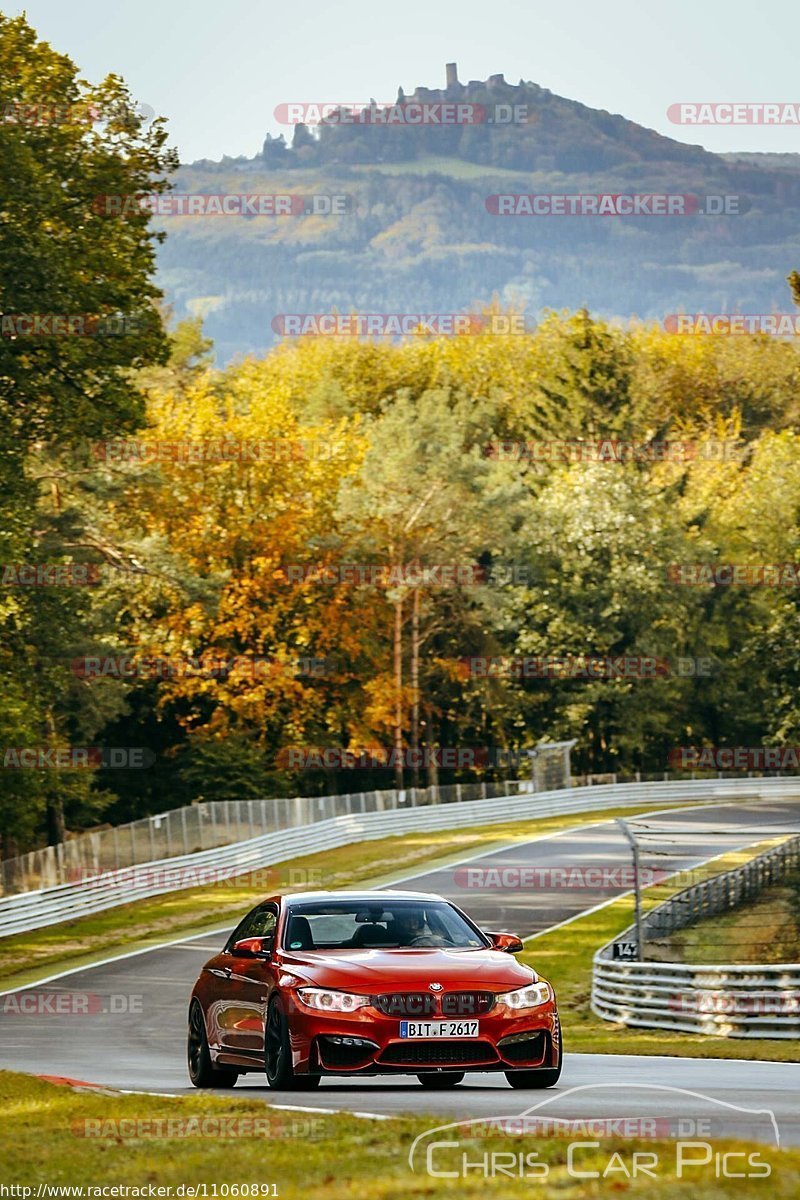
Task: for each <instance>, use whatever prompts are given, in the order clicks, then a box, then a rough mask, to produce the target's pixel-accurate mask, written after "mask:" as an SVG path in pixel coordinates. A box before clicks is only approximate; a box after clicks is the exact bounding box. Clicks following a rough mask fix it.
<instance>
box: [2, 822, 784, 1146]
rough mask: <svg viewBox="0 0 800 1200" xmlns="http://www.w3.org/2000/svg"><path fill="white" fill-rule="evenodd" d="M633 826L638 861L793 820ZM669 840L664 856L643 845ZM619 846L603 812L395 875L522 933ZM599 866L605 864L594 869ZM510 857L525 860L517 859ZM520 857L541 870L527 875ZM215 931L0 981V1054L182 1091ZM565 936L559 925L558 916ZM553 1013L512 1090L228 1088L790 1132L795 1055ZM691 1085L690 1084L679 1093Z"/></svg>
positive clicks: (577, 905)
mask: <svg viewBox="0 0 800 1200" xmlns="http://www.w3.org/2000/svg"><path fill="white" fill-rule="evenodd" d="M629 819H630V820H633V819H634V818H633V817H631V818H629ZM637 826H639V827H640V828H642V829H644V828H645V827H646V828H647V830H649V831H651V833H650V834H648V835H647V838H646V846H647V847H648V852H646V853H645V854H644V857H643V865H644V866H645V867H660V868H661V869H664V870H669V871H675V870H678V869H683V868H686V867H688V866H691V865H692V864H695V863H697V862H700V861H703V860H705V859H707V858H709V857H712V856H714V855H717V854H720V853H723V852H724V851H725V850H728V849H731V848H733V847H736V846H742V845H747V844H749V843H752V842H755V841H760V840H762V839H763V838H766V837H769V836H772V835H777V834H780V833H785V832H795V831H796V832H800V805H798V803H797V802H796V801H795V802H791V801H788V800H787V801H778V800H774V799H765V800H759V801H753V802H751V803H742V802H739V803H736V804H725V805H720V804H717V805H714V806H713V807H695V808H692V809H690V810H682V811H679V812H677V811H674V812H672V813H669V812H665V813H661V814H660V815H658V816H655V815H653V814H652V813H644V814H642V815H641V816H640V818H639V819H638V821H637ZM667 847H669V849H670V851H671V852H672V853H671V854H670V856H669V857H666V856H664V855H663V854H659V855H651V854H650V853H649V850H650V849H653V850H665V849H667ZM630 862H631V854H630V848H629V847H628V845H627V843H626V842H625V840H624V838H623V836H622V834H621V832H620V831H619V830H618V829H617V827H616V826H615V825H614V824H613V822H606V823H598V824H596V825H593V826H588V827H587V826H585V827H583V828H582V829H577V830H573V831H570V830H567V831H566V832H565V833H563V834H558V835H556V836H550V837H546V838H541V839H537V840H535V841H531V842H527V843H524V844H516V845H514V846H512V847H509V848H507V849H499V850H495V851H494V852H493V853H491V854H488V855H487V854H484V855H482V856H480V857H476V858H468V859H465V860H464V861H463V863H462V864H459V865H451V866H448V867H446V868H439V869H437V870H435V871H429V872H426V873H424V874H420V875H416V876H414V877H413V878H410V877H403V879H402V881H400V880H398V881H397V886H402V887H403V888H404V889H410V890H419V891H435V892H439V893H441V894H442V895H444V896H447V897H448V898H449V899H452V900H453V901H455V902H456V903H457V904H459V905H460V906H461V907H462V908H464V909H465V910H466V911H467V912H468V913H469V914H470V915H471V916H473V917H474V918H475V919H476V920H477V921H478V923H479V924H481V925H482V926H483V927H484V928H487V929H508V930H513V931H514V932H518V933H520V934H521V935H522V936H529V935H531V934H533V933H536V932H539V931H541V930H543V929H546V928H549V927H551V926H553V925H555V924H558V923H559V922H562V921H567V920H568V919H569V918H571V917H574V916H575V915H576V914H578V913H581V912H584V911H586V910H588V909H590V908H593V907H594V906H596V905H598V904H602V903H603V902H604V901H606V900H608V899H611V898H613V897H614V896H616V895H620V894H622V893H623V892H626V891H628V890H629V889H630V879H629V876H628V873H627V868H629V865H630ZM467 868H470V869H471V871H467ZM491 868H497V870H495V871H491V870H490V869H491ZM597 868H605V871H604V872H603V875H602V876H598V871H597ZM520 869H522V870H523V871H527V872H528V875H527V876H526V875H525V874H522V875H520V874H519V872H520ZM532 869H535V870H536V872H538V873H537V874H535V876H534V879H535V882H533V883H531V882H530V880H531V877H532V876H531V871H532ZM578 869H580V871H581V872H582V873H581V874H580V875H576V871H577V870H578ZM485 871H488V873H487V874H484V872H485ZM498 883H499V884H500V886H499V887H498V886H497V885H498ZM565 883H566V886H565ZM503 885H505V886H503ZM257 898H258V897H256V896H254V900H255V899H257ZM226 936H227V934H226V933H223V932H219V933H214V934H204V935H203V936H202V937H199V938H192V939H186V940H183V941H180V942H177V943H175V944H172V945H169V946H163V947H160V948H157V949H153V950H148V951H146V952H140V953H134V954H129V955H127V956H123V957H120V958H117V959H116V960H112V961H109V962H107V963H105V964H101V965H99V966H96V967H89V968H82V969H80V970H78V971H75V972H73V973H70V974H68V975H65V976H61V977H60V978H59V979H54V980H52V981H51V982H49V983H43V984H39V985H35V986H33V987H31V988H27V989H24V990H22V991H19V992H15V993H8V994H6V996H5V997H2V994H0V1067H4V1068H7V1069H11V1070H17V1071H28V1072H33V1073H37V1074H44V1075H57V1076H66V1077H69V1078H72V1079H79V1080H85V1081H89V1082H93V1083H98V1084H105V1085H107V1086H111V1087H115V1088H121V1089H130V1090H143V1091H151V1092H154V1091H163V1092H169V1093H175V1094H180V1093H191V1092H193V1089H192V1088H191V1087H190V1086H189V1085H188V1080H187V1076H186V1066H185V1038H186V1008H187V998H188V995H189V991H190V989H191V986H192V983H193V982H194V979H195V978H196V976H197V974H198V971H199V969H200V967H201V965H202V963H203V962H204V961H205V960H206V959H207V958H208V957H210V955H211V953H212V952H214V951H215V950H216V949H218V947H219V946H220V945H221V944H222V942H223V941H224V939H225V937H226ZM563 936H564V937H565V938H568V937H569V926H568V925H567V926H566V928H565V929H564V934H563ZM34 992H35V993H38V995H39V997H40V998H41V997H42V995H43V994H44V995H48V996H49V995H52V1007H53V1009H54V1010H55V1007H56V1004H57V1003H61V1004H64V1003H65V1001H66V1007H67V1009H75V1010H76V1011H72V1012H67V1013H66V1015H65V1014H64V1013H63V1011H62V1013H60V1014H59V1013H58V1012H57V1011H47V1009H48V1003H44V1004H43V1003H42V1002H41V1000H39V1001H37V1003H36V1004H35V1005H34V1004H31V1005H30V1006H29V1007H30V1008H31V1009H33V1011H26V1001H25V997H26V995H27V994H29V993H34ZM64 993H67V994H68V996H69V997H70V998H69V999H67V998H65V997H64ZM76 996H77V998H78V999H77V1001H76V1000H75V999H74V998H75V997H76ZM59 997H62V999H61V1000H60V1001H59V999H58V998H59ZM87 997H88V998H87ZM562 1020H563V1024H564V1035H565V1046H566V1052H567V1053H566V1058H565V1067H564V1072H563V1074H562V1077H561V1081H560V1083H559V1085H558V1087H557V1088H553V1089H550V1090H548V1091H544V1092H535V1091H531V1092H525V1091H515V1090H512V1089H511V1088H510V1087H509V1086H508V1084H507V1083H506V1080H505V1078H504V1077H503V1076H502V1075H497V1076H494V1075H480V1074H477V1075H468V1076H467V1078H466V1080H465V1082H464V1084H462V1085H461V1086H460V1087H458V1088H456V1089H455V1090H454V1091H451V1092H442V1093H436V1092H430V1091H429V1092H426V1093H425V1094H424V1097H423V1094H422V1092H421V1090H420V1088H419V1085H418V1083H417V1081H416V1078H415V1077H414V1076H399V1077H397V1078H396V1079H393V1080H392V1081H391V1082H388V1081H387V1080H386V1079H366V1080H362V1081H360V1082H358V1083H356V1082H355V1081H350V1080H346V1079H340V1078H332V1079H324V1080H323V1081H322V1084H321V1086H320V1087H319V1088H318V1089H317V1090H316V1091H314V1092H311V1093H300V1094H298V1093H296V1092H292V1093H289V1092H286V1093H278V1092H273V1091H270V1090H269V1089H268V1088H267V1087H266V1085H265V1084H263V1082H262V1077H261V1076H259V1075H247V1076H243V1077H242V1078H241V1079H240V1081H239V1084H238V1085H237V1090H240V1091H241V1090H246V1091H247V1093H248V1095H252V1094H253V1093H257V1094H258V1095H260V1096H262V1097H263V1098H264V1100H265V1101H268V1102H270V1103H273V1104H275V1103H277V1104H280V1105H283V1106H287V1107H289V1106H291V1107H293V1108H295V1107H296V1108H298V1109H309V1108H310V1109H318V1110H338V1109H346V1110H350V1111H355V1112H360V1113H364V1114H373V1115H391V1114H393V1113H401V1112H409V1111H412V1110H416V1111H419V1110H420V1108H421V1107H422V1108H424V1110H425V1111H428V1112H432V1113H441V1114H442V1121H443V1122H446V1121H452V1120H462V1119H464V1118H486V1117H490V1116H491V1117H513V1116H515V1115H518V1114H520V1113H522V1112H525V1111H526V1110H530V1109H532V1108H534V1107H535V1108H536V1115H537V1117H539V1118H544V1117H558V1118H571V1119H575V1118H579V1119H585V1118H590V1117H591V1118H596V1117H620V1118H629V1117H633V1116H653V1117H655V1118H662V1119H664V1120H666V1121H668V1122H669V1123H670V1128H671V1129H673V1127H675V1131H676V1132H680V1131H679V1130H677V1122H679V1121H680V1120H683V1121H684V1122H687V1121H688V1122H689V1125H685V1126H684V1133H686V1132H687V1131H688V1130H689V1129H690V1126H691V1122H692V1121H694V1122H695V1123H698V1125H697V1127H698V1130H699V1131H700V1132H699V1133H698V1136H700V1133H702V1130H703V1129H707V1131H708V1136H709V1137H719V1136H723V1135H724V1136H730V1135H736V1134H739V1135H746V1136H750V1137H758V1138H759V1139H760V1140H763V1141H769V1142H775V1141H776V1135H775V1124H777V1127H778V1129H779V1131H780V1142H781V1144H783V1145H787V1144H798V1145H800V1105H798V1103H797V1097H798V1095H800V1064H786V1063H759V1062H746V1063H745V1062H741V1061H735V1060H714V1059H682V1058H655V1057H644V1056H623V1055H619V1056H617V1055H594V1054H580V1055H577V1054H576V1055H570V1054H569V1012H564V1013H562ZM676 1044H678V1043H677V1042H676ZM672 1088H674V1089H676V1090H674V1091H672V1090H670V1089H672ZM687 1091H688V1092H695V1093H699V1095H697V1096H694V1097H690V1096H687V1094H686V1093H687ZM423 1100H424V1103H423ZM743 1110H750V1111H743ZM753 1110H758V1113H759V1114H760V1115H754V1111H753ZM765 1110H768V1111H765ZM769 1113H773V1114H774V1119H775V1120H774V1123H773V1120H772V1117H771V1116H770V1115H769ZM702 1122H707V1125H702V1124H700V1123H702Z"/></svg>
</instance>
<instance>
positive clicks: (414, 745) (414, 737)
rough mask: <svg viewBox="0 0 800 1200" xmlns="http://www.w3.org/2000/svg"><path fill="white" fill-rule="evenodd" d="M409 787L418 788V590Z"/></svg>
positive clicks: (416, 592) (413, 642) (416, 591)
mask: <svg viewBox="0 0 800 1200" xmlns="http://www.w3.org/2000/svg"><path fill="white" fill-rule="evenodd" d="M411 752H412V759H411V762H412V767H411V770H412V777H411V786H412V787H415V788H418V787H419V588H414V607H413V608H412V610H411Z"/></svg>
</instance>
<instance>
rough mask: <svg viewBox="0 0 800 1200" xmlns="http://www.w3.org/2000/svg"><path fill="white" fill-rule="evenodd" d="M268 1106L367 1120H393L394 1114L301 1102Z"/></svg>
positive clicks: (283, 1109)
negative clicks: (321, 1106) (318, 1106)
mask: <svg viewBox="0 0 800 1200" xmlns="http://www.w3.org/2000/svg"><path fill="white" fill-rule="evenodd" d="M267 1107H268V1108H279V1109H281V1111H283V1112H305V1113H325V1114H327V1115H328V1116H330V1115H331V1114H332V1113H343V1114H344V1115H345V1116H348V1117H362V1118H363V1119H364V1120H367V1121H393V1120H394V1114H392V1113H371V1112H356V1111H355V1110H354V1109H350V1108H311V1107H309V1106H308V1105H302V1104H269V1105H268V1106H267Z"/></svg>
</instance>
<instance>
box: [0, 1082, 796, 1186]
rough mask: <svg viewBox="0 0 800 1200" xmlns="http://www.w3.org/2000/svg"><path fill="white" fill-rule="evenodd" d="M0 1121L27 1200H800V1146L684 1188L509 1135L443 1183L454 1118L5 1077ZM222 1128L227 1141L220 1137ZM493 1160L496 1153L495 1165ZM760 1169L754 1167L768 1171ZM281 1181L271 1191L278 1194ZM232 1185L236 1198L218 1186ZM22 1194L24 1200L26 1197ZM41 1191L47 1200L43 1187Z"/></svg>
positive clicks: (769, 1152) (668, 1159) (737, 1145)
mask: <svg viewBox="0 0 800 1200" xmlns="http://www.w3.org/2000/svg"><path fill="white" fill-rule="evenodd" d="M529 1103H530V1100H526V1094H524V1093H519V1094H517V1095H513V1094H509V1095H508V1096H507V1097H504V1098H503V1100H501V1101H500V1103H499V1104H498V1115H500V1114H503V1115H512V1114H515V1113H519V1112H521V1111H522V1110H523V1109H524V1108H526V1107H527V1105H528V1104H529ZM0 1120H1V1121H2V1127H3V1135H4V1136H3V1140H4V1153H3V1157H4V1180H3V1181H4V1183H6V1184H10V1185H16V1187H17V1188H21V1187H27V1188H31V1189H32V1191H31V1192H29V1193H28V1196H32V1197H36V1196H37V1188H38V1187H39V1185H44V1186H45V1187H46V1186H47V1185H49V1186H51V1187H58V1186H59V1185H62V1186H63V1185H67V1186H70V1185H71V1186H81V1187H84V1188H89V1187H96V1188H103V1187H113V1186H115V1185H116V1186H123V1187H125V1186H127V1187H133V1188H140V1189H142V1188H143V1189H144V1191H143V1192H139V1193H138V1194H139V1195H144V1196H146V1195H147V1194H148V1187H149V1186H150V1185H152V1186H158V1187H164V1188H166V1187H170V1188H172V1189H174V1190H173V1192H172V1195H173V1196H176V1195H181V1194H182V1195H184V1196H203V1194H204V1193H203V1191H202V1190H201V1191H194V1192H192V1191H189V1190H184V1191H183V1193H181V1192H179V1191H178V1190H177V1189H179V1188H180V1187H181V1185H183V1186H184V1189H186V1188H187V1186H188V1188H189V1189H191V1188H203V1187H205V1189H206V1191H205V1196H207V1197H213V1196H214V1195H217V1196H226V1195H227V1196H234V1197H236V1196H242V1195H249V1196H250V1197H252V1196H253V1195H260V1196H263V1197H267V1196H270V1197H271V1196H276V1197H278V1200H308V1197H309V1196H312V1197H316V1196H319V1197H325V1200H355V1198H358V1197H363V1196H369V1197H370V1200H395V1198H396V1197H400V1196H402V1197H403V1198H404V1200H409V1198H410V1200H414V1198H416V1197H437V1196H448V1197H451V1196H456V1195H458V1196H460V1197H466V1198H467V1200H472V1198H476V1200H477V1198H478V1197H480V1198H481V1200H485V1198H486V1197H490V1196H497V1197H502V1200H522V1198H523V1197H524V1198H525V1200H530V1196H531V1195H532V1194H533V1195H538V1196H556V1195H557V1196H559V1197H562V1198H563V1200H588V1198H589V1197H597V1196H599V1195H602V1194H605V1193H606V1192H620V1191H624V1192H627V1193H628V1194H631V1195H644V1194H645V1191H646V1193H647V1195H648V1196H649V1197H658V1198H662V1200H668V1198H672V1197H675V1196H686V1197H691V1200H718V1198H720V1197H727V1196H731V1197H738V1198H740V1200H741V1197H749V1196H769V1198H770V1200H784V1198H785V1200H789V1197H796V1196H797V1195H798V1194H800V1151H798V1150H788V1151H787V1150H784V1151H779V1150H776V1149H774V1148H772V1147H768V1146H760V1147H758V1146H756V1145H755V1144H752V1143H747V1142H741V1141H733V1140H728V1141H724V1142H723V1141H720V1142H716V1141H715V1143H714V1146H713V1149H714V1151H716V1152H717V1153H721V1152H724V1151H726V1150H732V1151H745V1152H747V1153H751V1154H754V1155H756V1156H757V1162H758V1163H759V1164H768V1165H769V1169H770V1175H769V1177H768V1178H753V1179H751V1180H748V1179H746V1178H742V1177H741V1175H742V1174H746V1172H747V1167H746V1166H745V1168H744V1170H743V1169H742V1164H743V1163H744V1162H746V1160H743V1159H742V1158H737V1159H736V1160H734V1161H735V1163H736V1170H737V1171H738V1172H740V1174H739V1175H738V1177H737V1178H729V1179H725V1178H722V1179H720V1178H718V1177H717V1173H718V1162H717V1161H716V1160H714V1159H713V1157H712V1161H711V1162H710V1163H709V1164H708V1165H707V1166H703V1167H696V1168H693V1169H691V1170H690V1171H688V1172H687V1173H685V1174H684V1177H683V1178H681V1179H678V1178H677V1170H676V1154H677V1147H676V1144H675V1143H674V1142H667V1141H650V1140H647V1141H644V1140H641V1139H624V1140H623V1139H620V1138H606V1139H603V1140H600V1139H597V1138H592V1143H593V1144H594V1147H595V1148H593V1149H588V1148H587V1149H583V1150H581V1151H580V1152H579V1154H578V1155H577V1157H576V1159H575V1165H574V1168H573V1171H572V1172H570V1171H569V1170H568V1167H567V1152H568V1147H569V1142H568V1141H567V1140H566V1139H565V1138H553V1139H542V1138H535V1139H534V1138H532V1137H530V1136H525V1137H512V1136H509V1135H505V1136H503V1135H500V1136H493V1137H481V1138H480V1139H479V1140H478V1139H475V1138H473V1139H470V1140H468V1141H466V1140H464V1141H462V1145H461V1146H460V1147H459V1148H458V1149H457V1150H451V1151H449V1152H447V1153H448V1157H447V1158H446V1159H442V1158H441V1157H440V1158H439V1159H437V1158H435V1157H434V1159H433V1165H434V1169H437V1170H439V1171H445V1170H453V1169H454V1168H455V1167H457V1166H460V1164H461V1154H462V1153H463V1154H464V1155H465V1157H466V1158H467V1159H468V1161H469V1162H470V1163H481V1162H482V1161H485V1160H484V1157H483V1156H484V1155H490V1156H491V1155H492V1153H493V1152H496V1153H503V1154H504V1156H505V1161H504V1169H503V1170H501V1171H500V1172H498V1173H496V1174H495V1175H494V1177H489V1178H487V1174H486V1168H485V1167H484V1168H483V1169H481V1168H480V1167H477V1168H476V1167H474V1166H473V1168H472V1169H471V1170H469V1171H467V1172H466V1174H465V1175H464V1177H462V1178H452V1177H450V1178H442V1177H441V1176H439V1177H435V1176H431V1175H430V1174H428V1173H427V1171H426V1170H425V1162H424V1154H423V1156H422V1157H421V1158H420V1159H415V1162H417V1163H418V1165H417V1169H416V1171H412V1170H411V1168H410V1166H409V1162H408V1155H409V1150H410V1148H411V1145H412V1142H413V1141H414V1139H415V1138H416V1137H417V1136H418V1135H419V1134H421V1133H424V1132H425V1131H426V1130H428V1129H432V1128H435V1127H437V1126H440V1125H442V1124H443V1123H444V1121H445V1120H446V1118H442V1117H441V1116H436V1117H434V1116H427V1117H426V1116H424V1115H421V1116H414V1117H397V1118H392V1119H391V1120H385V1121H374V1120H365V1119H359V1118H356V1117H353V1116H349V1115H345V1114H331V1115H323V1114H320V1113H303V1112H293V1113H289V1112H286V1111H283V1112H282V1111H279V1110H277V1109H274V1108H270V1107H268V1106H267V1105H265V1104H264V1102H263V1101H262V1100H259V1099H238V1098H235V1097H233V1096H230V1097H228V1096H226V1097H221V1096H212V1095H209V1094H199V1093H198V1094H197V1095H196V1096H195V1095H193V1096H188V1097H186V1098H183V1097H181V1098H171V1097H162V1096H144V1095H137V1096H123V1095H119V1094H111V1095H109V1094H107V1093H103V1094H96V1093H92V1092H76V1091H74V1090H72V1089H71V1088H68V1087H63V1086H61V1087H58V1086H54V1085H53V1084H51V1083H47V1082H44V1081H42V1080H39V1079H33V1078H30V1077H29V1076H26V1075H19V1074H12V1073H10V1072H5V1071H4V1072H0ZM170 1122H171V1124H169V1123H170ZM190 1129H192V1130H194V1131H195V1132H194V1135H193V1136H181V1134H180V1132H179V1131H185V1132H186V1133H187V1134H188V1131H189V1130H190ZM220 1129H222V1130H224V1131H225V1132H226V1134H227V1136H215V1135H214V1134H215V1132H218V1131H219V1130H220ZM87 1134H88V1136H87ZM176 1134H177V1136H176ZM154 1135H155V1136H154ZM158 1135H161V1136H158ZM170 1135H171V1136H170ZM439 1136H442V1135H439ZM444 1136H448V1137H452V1136H453V1134H452V1133H448V1134H447V1135H444ZM578 1140H581V1141H583V1140H584V1139H583V1138H579V1139H578ZM636 1152H640V1153H647V1154H648V1155H650V1156H652V1155H656V1156H657V1159H656V1162H655V1164H654V1163H653V1159H652V1157H651V1158H650V1159H649V1160H648V1161H649V1162H650V1169H651V1172H652V1173H653V1175H655V1178H653V1177H648V1176H647V1175H645V1176H639V1177H638V1178H637V1179H635V1180H633V1179H628V1177H627V1175H630V1173H631V1172H632V1168H633V1155H634V1153H636ZM437 1153H438V1154H439V1155H442V1154H444V1153H445V1151H438V1152H437ZM527 1153H535V1154H536V1156H537V1157H536V1160H535V1161H536V1163H537V1169H536V1174H535V1175H534V1174H533V1172H530V1173H529V1174H528V1176H527V1177H525V1176H523V1177H521V1178H520V1177H519V1176H518V1175H516V1174H515V1173H512V1171H511V1170H510V1169H509V1158H508V1156H509V1154H512V1155H513V1156H514V1158H515V1161H519V1156H520V1155H525V1154H527ZM695 1155H696V1152H695ZM494 1161H495V1160H493V1159H491V1158H490V1159H489V1160H488V1162H489V1165H490V1166H491V1165H492V1164H493V1162H494ZM522 1161H523V1163H524V1158H523V1160H522ZM764 1169H765V1168H764V1166H763V1165H759V1167H758V1170H759V1171H760V1172H761V1173H762V1174H763V1171H764ZM577 1171H582V1172H590V1171H596V1172H598V1173H599V1177H598V1178H596V1179H590V1180H588V1181H587V1180H586V1179H579V1178H576V1172H577ZM603 1172H606V1174H605V1177H603ZM626 1172H627V1175H626ZM272 1184H274V1185H275V1190H274V1192H273V1190H272V1188H271V1187H269V1185H272ZM224 1185H227V1188H228V1190H227V1191H224V1190H221V1189H223V1187H224ZM242 1185H245V1187H244V1188H243V1187H242ZM253 1185H258V1187H259V1191H256V1192H254V1191H253V1190H252V1189H253ZM268 1187H269V1190H267V1188H268ZM245 1189H247V1190H245ZM262 1189H263V1190H262ZM8 1194H9V1195H10V1194H13V1193H11V1192H9V1193H8ZM15 1194H16V1195H17V1196H21V1198H22V1200H28V1196H25V1194H24V1193H21V1192H19V1191H17V1192H16V1193H15ZM56 1194H57V1193H56ZM106 1194H110V1193H106ZM118 1194H123V1193H118ZM130 1194H134V1193H129V1195H130ZM42 1195H43V1196H47V1195H48V1193H47V1191H43V1192H42ZM84 1195H85V1196H91V1195H92V1193H91V1192H85V1193H84Z"/></svg>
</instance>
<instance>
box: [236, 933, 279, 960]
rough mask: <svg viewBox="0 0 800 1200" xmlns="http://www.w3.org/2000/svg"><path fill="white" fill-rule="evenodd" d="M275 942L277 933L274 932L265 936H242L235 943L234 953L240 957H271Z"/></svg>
mask: <svg viewBox="0 0 800 1200" xmlns="http://www.w3.org/2000/svg"><path fill="white" fill-rule="evenodd" d="M274 942H275V935H274V934H272V933H268V934H265V935H264V936H263V937H249V938H242V939H241V941H238V942H234V943H233V953H234V954H236V955H237V956H238V957H239V958H269V957H270V956H271V954H272V947H273V944H274Z"/></svg>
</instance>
